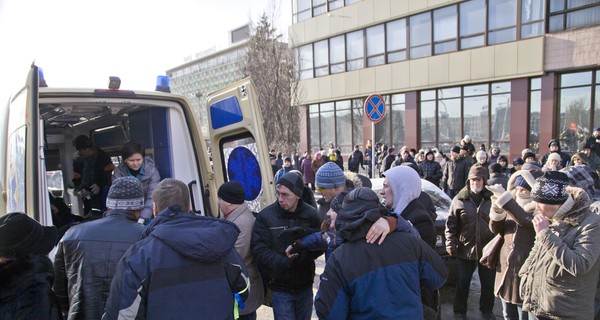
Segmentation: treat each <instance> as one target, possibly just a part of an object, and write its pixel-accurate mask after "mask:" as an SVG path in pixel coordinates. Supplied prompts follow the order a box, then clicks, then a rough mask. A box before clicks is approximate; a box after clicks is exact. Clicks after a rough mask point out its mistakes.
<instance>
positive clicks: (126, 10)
mask: <svg viewBox="0 0 600 320" xmlns="http://www.w3.org/2000/svg"><path fill="white" fill-rule="evenodd" d="M273 8H275V9H273ZM263 12H267V14H269V15H272V16H273V17H274V21H275V26H276V27H277V28H278V29H279V31H280V33H284V34H287V27H288V26H289V25H290V24H291V20H292V18H291V0H279V1H278V0H171V1H162V0H102V1H90V0H52V1H48V0H0V44H1V45H0V48H1V49H0V107H1V108H3V107H4V106H5V105H6V103H7V101H8V98H9V96H10V95H11V94H13V93H14V92H15V90H18V89H19V88H20V87H21V86H22V85H23V83H24V81H25V77H26V74H27V71H28V70H29V66H30V65H31V62H32V61H34V60H35V61H36V64H37V65H38V66H40V67H42V68H43V69H44V74H45V77H46V81H47V82H48V85H49V86H51V87H78V88H85V87H91V88H98V87H100V88H104V87H106V86H107V85H108V77H109V76H119V77H120V78H121V88H122V89H140V90H154V85H155V81H156V76H157V75H160V74H165V71H166V70H167V69H171V68H173V67H176V66H178V65H180V64H182V63H184V57H185V56H190V55H193V54H194V53H196V52H200V51H203V50H206V49H209V48H211V47H213V46H215V47H216V48H217V49H220V48H224V47H226V46H227V45H228V32H229V31H230V30H232V29H236V28H238V27H240V26H242V25H245V24H246V23H247V22H248V21H249V20H252V21H254V22H256V21H257V20H258V18H259V16H260V15H261V14H262V13H263Z"/></svg>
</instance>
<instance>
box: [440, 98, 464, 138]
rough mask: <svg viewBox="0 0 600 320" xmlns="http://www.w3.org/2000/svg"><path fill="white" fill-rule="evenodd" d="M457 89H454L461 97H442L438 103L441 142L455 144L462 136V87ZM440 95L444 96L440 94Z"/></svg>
mask: <svg viewBox="0 0 600 320" xmlns="http://www.w3.org/2000/svg"><path fill="white" fill-rule="evenodd" d="M455 89H457V90H453V91H458V93H459V98H454V99H440V100H439V103H438V128H439V141H438V143H439V144H451V145H454V144H456V143H457V142H458V141H460V139H461V138H462V136H461V132H460V128H461V117H460V114H461V112H460V88H455ZM440 91H441V90H440ZM445 91H448V90H445ZM438 97H440V98H441V97H442V96H441V95H438Z"/></svg>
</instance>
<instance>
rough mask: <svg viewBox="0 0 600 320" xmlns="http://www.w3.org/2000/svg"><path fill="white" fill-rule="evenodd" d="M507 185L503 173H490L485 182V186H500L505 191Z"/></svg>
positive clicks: (506, 179) (506, 178) (506, 177)
mask: <svg viewBox="0 0 600 320" xmlns="http://www.w3.org/2000/svg"><path fill="white" fill-rule="evenodd" d="M507 183H508V176H507V175H505V174H503V173H492V174H491V175H490V178H489V179H488V181H487V185H489V186H493V185H495V184H500V185H502V188H504V189H506V184H507Z"/></svg>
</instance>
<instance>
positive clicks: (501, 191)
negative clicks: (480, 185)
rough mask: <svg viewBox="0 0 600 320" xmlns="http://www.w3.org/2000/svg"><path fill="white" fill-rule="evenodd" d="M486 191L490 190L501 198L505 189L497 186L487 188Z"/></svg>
mask: <svg viewBox="0 0 600 320" xmlns="http://www.w3.org/2000/svg"><path fill="white" fill-rule="evenodd" d="M485 188H486V189H488V190H490V191H491V192H492V193H493V194H494V195H495V196H499V195H501V194H502V193H504V191H506V190H504V187H502V185H501V184H495V185H493V186H485Z"/></svg>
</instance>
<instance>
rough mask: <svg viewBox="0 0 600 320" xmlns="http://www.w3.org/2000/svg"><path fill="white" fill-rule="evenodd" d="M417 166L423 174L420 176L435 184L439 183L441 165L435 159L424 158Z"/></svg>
mask: <svg viewBox="0 0 600 320" xmlns="http://www.w3.org/2000/svg"><path fill="white" fill-rule="evenodd" d="M419 168H421V173H422V174H423V175H422V176H421V178H423V179H425V180H427V181H429V182H431V183H433V184H435V185H436V186H439V185H440V180H441V179H442V166H440V164H439V163H438V162H437V161H435V160H432V161H429V160H425V161H423V162H421V163H419Z"/></svg>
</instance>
